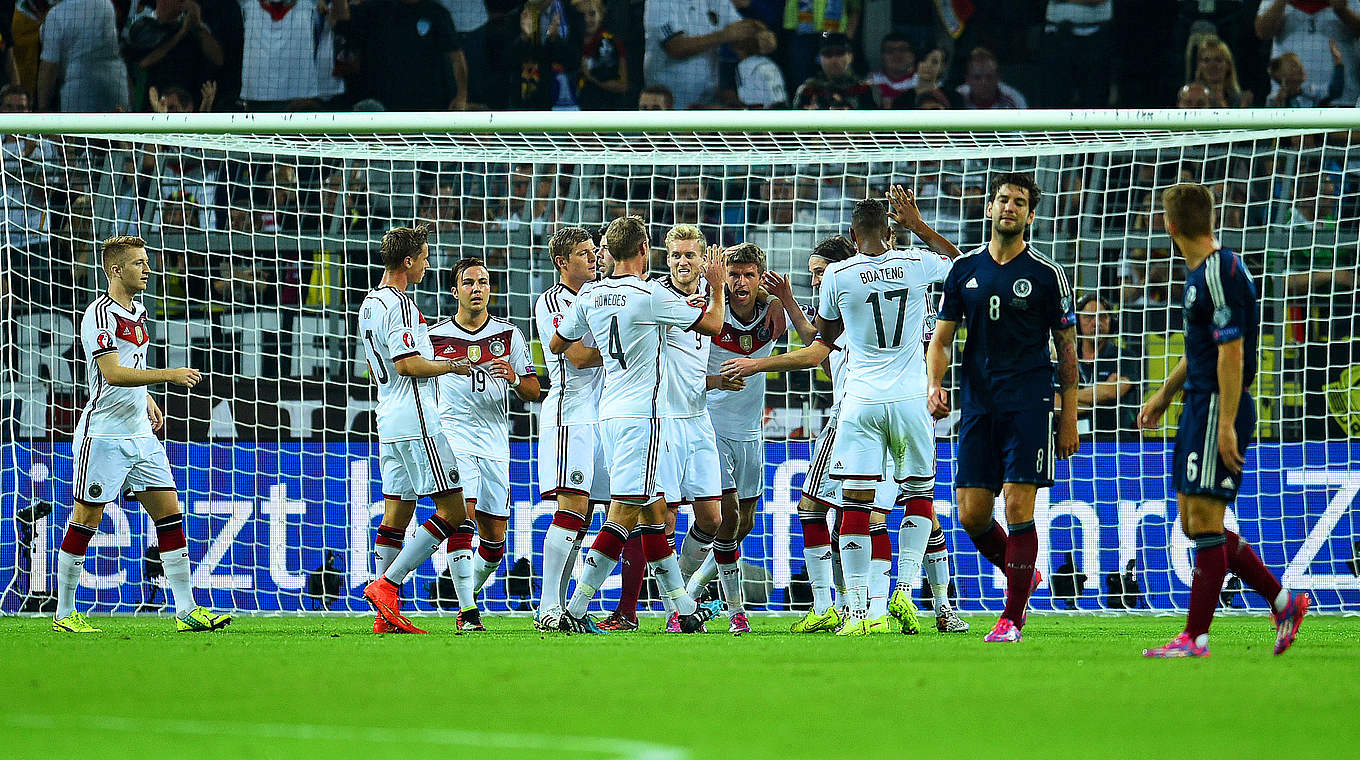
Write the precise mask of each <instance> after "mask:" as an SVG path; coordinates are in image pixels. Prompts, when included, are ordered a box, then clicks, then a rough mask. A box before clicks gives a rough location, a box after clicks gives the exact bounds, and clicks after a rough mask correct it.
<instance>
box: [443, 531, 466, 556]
mask: <svg viewBox="0 0 1360 760" xmlns="http://www.w3.org/2000/svg"><path fill="white" fill-rule="evenodd" d="M446 547H447V549H448V550H449V551H451V552H456V551H471V550H472V532H471V531H466V530H455V531H454V532H453V535H451V536H449V541H448V544H446Z"/></svg>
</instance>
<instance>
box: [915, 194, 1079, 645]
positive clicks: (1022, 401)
mask: <svg viewBox="0 0 1360 760" xmlns="http://www.w3.org/2000/svg"><path fill="white" fill-rule="evenodd" d="M1038 203H1039V187H1038V185H1036V184H1034V179H1033V178H1032V177H1030V176H1029V175H1026V174H1019V173H1005V174H1000V175H998V176H997V177H996V178H995V179H994V180H993V181H992V186H991V200H990V201H989V203H988V206H987V214H988V217H989V218H990V219H991V222H992V233H991V238H990V240H989V241H988V243H987V244H986V245H983V246H980V247H979V248H977V249H976V250H974V251H972V252H970V253H969V254H968V255H966V256H964V257H962V258H960V259H959V260H958V262H957V263H956V264H955V265H954V269H953V271H952V272H951V273H950V275H949V277H948V278H947V279H946V280H945V283H944V301H943V303H942V304H941V306H940V313H939V320H938V321H937V323H936V327H935V335H934V337H933V338H932V339H931V342H930V349H929V351H928V359H927V366H928V369H929V373H930V399H929V404H930V410H931V413H932V414H935V415H939V416H943V415H944V414H946V413H947V412H948V411H949V393H948V391H946V390H945V389H944V388H943V387H942V385H941V384H942V382H943V380H944V373H945V370H946V369H947V368H948V366H949V363H950V352H951V350H952V347H953V345H954V335H955V333H956V332H957V330H958V326H959V323H961V322H962V323H963V324H965V325H966V326H967V328H968V338H967V341H966V342H965V343H964V348H963V362H962V372H961V376H962V380H961V382H960V383H959V385H960V396H961V410H962V417H961V419H960V422H959V443H958V471H957V473H956V474H955V481H954V486H955V490H956V492H957V497H958V503H959V520H960V522H962V523H963V528H964V530H965V531H967V532H968V535H969V536H970V537H971V538H972V539H973V544H974V545H975V546H977V548H978V551H979V552H981V553H982V556H984V557H986V558H987V560H988V561H989V562H991V563H992V564H993V565H996V566H997V567H999V568H1003V569H1004V570H1005V572H1006V607H1005V610H1004V611H1003V612H1002V613H1001V618H1000V619H999V620H998V621H997V623H996V625H995V626H994V627H993V628H992V631H991V633H989V634H987V636H986V640H987V641H1019V640H1020V630H1021V628H1023V627H1024V625H1025V607H1026V605H1027V604H1028V602H1029V597H1030V594H1032V593H1033V592H1034V589H1036V588H1038V586H1039V583H1040V581H1041V580H1042V575H1041V574H1040V572H1039V570H1038V568H1036V567H1035V560H1036V558H1037V557H1038V552H1039V539H1038V535H1037V534H1036V533H1035V531H1034V498H1035V494H1036V493H1038V490H1039V489H1040V488H1047V487H1049V486H1052V485H1053V463H1054V458H1055V455H1056V458H1057V459H1067V458H1068V457H1070V456H1071V455H1072V454H1073V453H1075V452H1076V450H1077V401H1076V392H1077V354H1076V348H1075V345H1074V343H1073V340H1074V338H1073V333H1074V330H1073V325H1074V324H1075V323H1076V316H1075V314H1074V313H1073V311H1072V288H1071V286H1070V285H1069V284H1068V280H1067V274H1066V273H1065V272H1063V270H1062V268H1061V267H1059V266H1058V265H1057V264H1055V263H1054V262H1053V260H1052V259H1049V258H1048V257H1047V256H1044V255H1042V254H1040V253H1039V252H1038V251H1037V250H1035V249H1034V247H1033V246H1031V245H1029V244H1028V243H1026V242H1025V230H1026V229H1027V228H1028V227H1029V225H1030V224H1031V223H1032V222H1033V221H1034V208H1035V206H1037V205H1038ZM1050 334H1051V335H1052V339H1053V345H1054V347H1055V348H1056V353H1057V357H1058V384H1059V393H1060V394H1061V397H1062V410H1061V413H1060V418H1059V424H1058V441H1057V450H1056V452H1055V451H1054V445H1053V369H1052V364H1051V358H1050V356H1051V354H1050V349H1049V335H1050ZM1003 492H1004V494H1005V501H1006V521H1007V522H1008V523H1009V529H1008V530H1007V529H1003V528H1002V527H1001V526H1000V525H999V524H998V523H997V522H996V521H995V520H994V519H992V510H993V500H994V499H995V497H996V495H997V494H998V493H1003Z"/></svg>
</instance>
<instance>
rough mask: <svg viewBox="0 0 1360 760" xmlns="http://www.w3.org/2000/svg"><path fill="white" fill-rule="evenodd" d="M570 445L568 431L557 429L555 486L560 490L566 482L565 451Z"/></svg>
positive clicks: (561, 428) (562, 428)
mask: <svg viewBox="0 0 1360 760" xmlns="http://www.w3.org/2000/svg"><path fill="white" fill-rule="evenodd" d="M559 411H560V407H559ZM569 444H570V438H569V435H568V430H567V429H566V428H564V427H558V428H557V486H558V488H561V487H562V486H564V485H566V482H567V449H568V447H569Z"/></svg>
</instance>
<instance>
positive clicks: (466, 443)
mask: <svg viewBox="0 0 1360 760" xmlns="http://www.w3.org/2000/svg"><path fill="white" fill-rule="evenodd" d="M430 343H431V344H432V345H433V346H434V355H435V357H437V358H440V359H461V358H462V357H465V356H466V357H467V360H468V364H470V365H471V369H472V372H471V374H468V375H459V374H457V373H454V372H450V373H448V374H446V375H440V376H439V377H438V378H436V379H437V380H438V383H437V384H436V386H435V398H436V399H438V402H439V419H440V422H442V423H443V426H444V432H445V433H446V434H447V437H448V440H449V448H451V449H453V450H454V451H455V452H458V453H460V454H475V455H477V456H479V457H484V458H486V459H496V460H504V461H507V462H508V461H510V406H509V404H510V398H509V393H510V384H509V383H507V382H505V381H504V380H502V379H500V378H498V377H493V376H492V374H491V373H490V372H489V371H487V365H488V364H489V363H490V362H491V361H492V360H493V359H504V360H506V361H508V362H510V366H511V367H513V368H514V370H515V372H517V373H518V374H519V375H521V376H524V375H532V374H534V363H533V360H532V359H530V358H529V346H528V345H527V344H526V343H525V342H524V334H523V333H521V332H520V330H519V328H518V327H515V326H514V325H513V324H510V323H509V322H507V321H505V320H504V319H499V318H497V317H493V316H490V315H488V316H487V319H486V321H485V322H483V323H482V326H481V327H479V328H477V329H476V330H465V329H463V327H462V325H459V324H458V323H457V322H455V321H453V320H452V319H444V320H440V321H439V322H436V323H435V324H434V326H433V327H431V328H430Z"/></svg>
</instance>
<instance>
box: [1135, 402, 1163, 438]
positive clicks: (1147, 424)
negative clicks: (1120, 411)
mask: <svg viewBox="0 0 1360 760" xmlns="http://www.w3.org/2000/svg"><path fill="white" fill-rule="evenodd" d="M1166 406H1167V405H1166V403H1165V402H1163V401H1162V394H1160V393H1154V394H1152V397H1151V398H1149V399H1148V400H1147V401H1145V402H1143V407H1142V408H1141V409H1139V410H1138V419H1136V420H1134V421H1135V422H1136V423H1137V425H1138V429H1139V430H1152V429H1153V428H1158V427H1161V426H1162V415H1163V414H1166Z"/></svg>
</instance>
